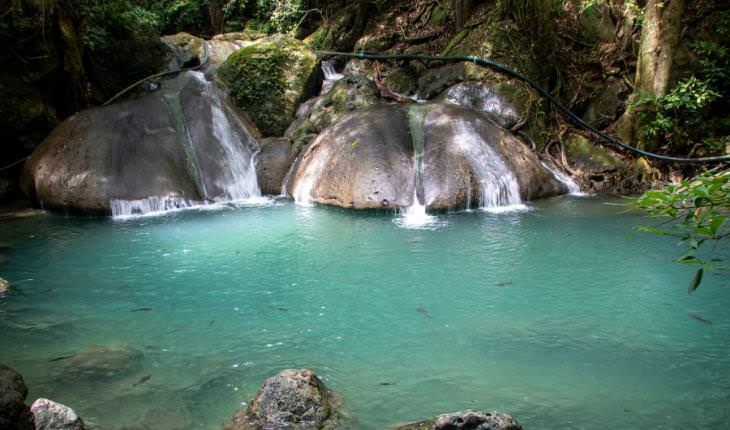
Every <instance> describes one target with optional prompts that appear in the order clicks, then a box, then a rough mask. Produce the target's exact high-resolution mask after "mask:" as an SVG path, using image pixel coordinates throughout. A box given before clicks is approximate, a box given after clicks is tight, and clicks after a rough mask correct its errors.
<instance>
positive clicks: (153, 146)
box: [21, 72, 258, 214]
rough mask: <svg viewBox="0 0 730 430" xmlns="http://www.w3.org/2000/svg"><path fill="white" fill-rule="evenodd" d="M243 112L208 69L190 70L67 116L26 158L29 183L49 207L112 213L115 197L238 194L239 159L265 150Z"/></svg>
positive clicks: (30, 193)
mask: <svg viewBox="0 0 730 430" xmlns="http://www.w3.org/2000/svg"><path fill="white" fill-rule="evenodd" d="M238 115H239V113H238V112H236V111H235V110H233V109H231V108H230V107H229V106H228V104H227V103H226V102H225V101H224V100H221V99H220V98H218V93H217V92H216V91H215V90H214V87H213V86H212V85H211V84H210V83H208V82H207V81H206V80H205V78H204V77H203V75H202V73H199V72H186V73H183V74H181V75H179V76H178V77H176V78H174V79H171V80H169V81H165V82H164V83H163V88H162V89H161V90H159V91H157V92H154V93H150V94H147V95H146V96H144V97H141V98H138V99H133V100H125V101H122V102H118V103H114V104H112V105H109V106H106V107H100V108H93V109H88V110H85V111H82V112H79V113H77V114H76V115H74V116H72V117H70V118H68V119H66V120H65V121H63V122H62V123H61V124H60V125H59V126H58V127H56V129H55V130H54V131H53V132H52V133H51V135H50V136H49V137H47V138H46V139H45V141H44V142H43V143H42V144H41V145H40V146H39V147H38V148H37V149H36V150H35V151H34V152H33V154H32V155H31V156H30V158H29V159H28V160H27V161H26V163H25V166H24V169H23V175H22V177H21V186H22V188H23V190H24V192H25V193H26V195H28V196H29V197H31V199H32V200H34V201H36V203H37V204H38V205H40V206H41V207H44V208H47V209H59V210H72V211H80V212H91V213H105V214H108V213H110V212H112V201H113V200H123V201H135V200H141V199H148V198H152V197H158V198H167V199H170V200H175V201H204V200H211V199H213V200H214V199H218V198H226V197H231V196H230V191H229V190H227V189H225V188H224V187H222V184H223V185H225V184H230V183H232V182H233V178H232V175H234V174H237V173H236V172H237V171H239V170H240V171H246V170H247V169H249V167H248V165H247V164H246V161H247V160H240V159H237V158H236V157H239V158H241V157H242V158H248V159H249V160H248V161H250V154H252V153H253V152H254V151H255V150H256V149H257V148H258V143H257V142H256V141H255V139H254V138H253V137H252V136H251V134H250V133H249V131H248V129H247V128H246V127H245V126H244V124H243V122H242V121H241V119H240V117H239V116H238ZM234 141H235V142H234ZM226 142H234V145H235V146H236V148H233V149H231V148H232V146H231V145H228V146H226V144H225V143H226ZM246 154H249V155H248V156H246ZM252 167H253V166H252V165H251V168H252ZM244 173H245V172H244Z"/></svg>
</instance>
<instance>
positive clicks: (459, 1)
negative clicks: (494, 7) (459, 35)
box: [454, 0, 474, 30]
mask: <svg viewBox="0 0 730 430" xmlns="http://www.w3.org/2000/svg"><path fill="white" fill-rule="evenodd" d="M473 7H474V5H473V2H472V0H456V4H455V6H454V9H455V11H454V12H455V21H456V29H457V30H459V29H461V28H462V27H463V26H464V24H466V22H467V21H468V20H469V15H471V11H472V9H473Z"/></svg>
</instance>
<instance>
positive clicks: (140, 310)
mask: <svg viewBox="0 0 730 430" xmlns="http://www.w3.org/2000/svg"><path fill="white" fill-rule="evenodd" d="M151 310H152V308H137V309H132V310H131V311H130V312H149V311H151Z"/></svg>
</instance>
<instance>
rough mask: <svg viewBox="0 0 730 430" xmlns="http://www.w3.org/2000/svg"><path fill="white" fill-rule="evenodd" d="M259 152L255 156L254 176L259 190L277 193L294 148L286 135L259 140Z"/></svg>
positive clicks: (294, 156)
mask: <svg viewBox="0 0 730 430" xmlns="http://www.w3.org/2000/svg"><path fill="white" fill-rule="evenodd" d="M260 144H261V152H259V153H258V155H257V156H256V176H257V178H258V183H259V187H260V188H261V192H263V193H267V194H274V195H278V194H280V193H281V187H282V184H283V183H284V178H285V177H286V174H287V172H289V168H290V167H291V165H292V163H293V162H294V159H295V158H296V156H297V154H296V150H295V149H294V146H292V143H291V141H290V140H289V139H288V138H286V137H269V138H264V139H261V140H260Z"/></svg>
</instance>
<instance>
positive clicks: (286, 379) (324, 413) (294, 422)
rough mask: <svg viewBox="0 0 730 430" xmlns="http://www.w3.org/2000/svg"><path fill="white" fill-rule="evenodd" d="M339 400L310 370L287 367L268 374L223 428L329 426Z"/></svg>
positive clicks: (260, 429) (334, 419) (336, 414)
mask: <svg viewBox="0 0 730 430" xmlns="http://www.w3.org/2000/svg"><path fill="white" fill-rule="evenodd" d="M339 407H340V401H339V399H338V398H337V396H336V395H335V394H334V393H332V392H331V391H330V390H329V389H328V388H327V387H326V386H325V385H324V383H323V382H322V380H321V379H320V378H319V377H318V376H317V375H316V374H315V373H314V372H312V371H311V370H309V369H301V370H294V369H288V370H284V371H282V372H280V373H279V374H277V375H275V376H273V377H271V378H269V379H267V380H266V382H264V384H263V385H262V386H261V388H260V389H259V391H258V393H256V396H255V397H254V399H253V400H252V401H251V403H250V404H249V406H248V408H246V409H245V410H242V411H240V412H238V413H236V414H235V415H234V416H233V418H232V419H231V420H230V421H228V422H227V423H226V424H225V425H224V429H225V430H263V429H277V428H287V429H333V428H336V425H337V422H338V420H339Z"/></svg>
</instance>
